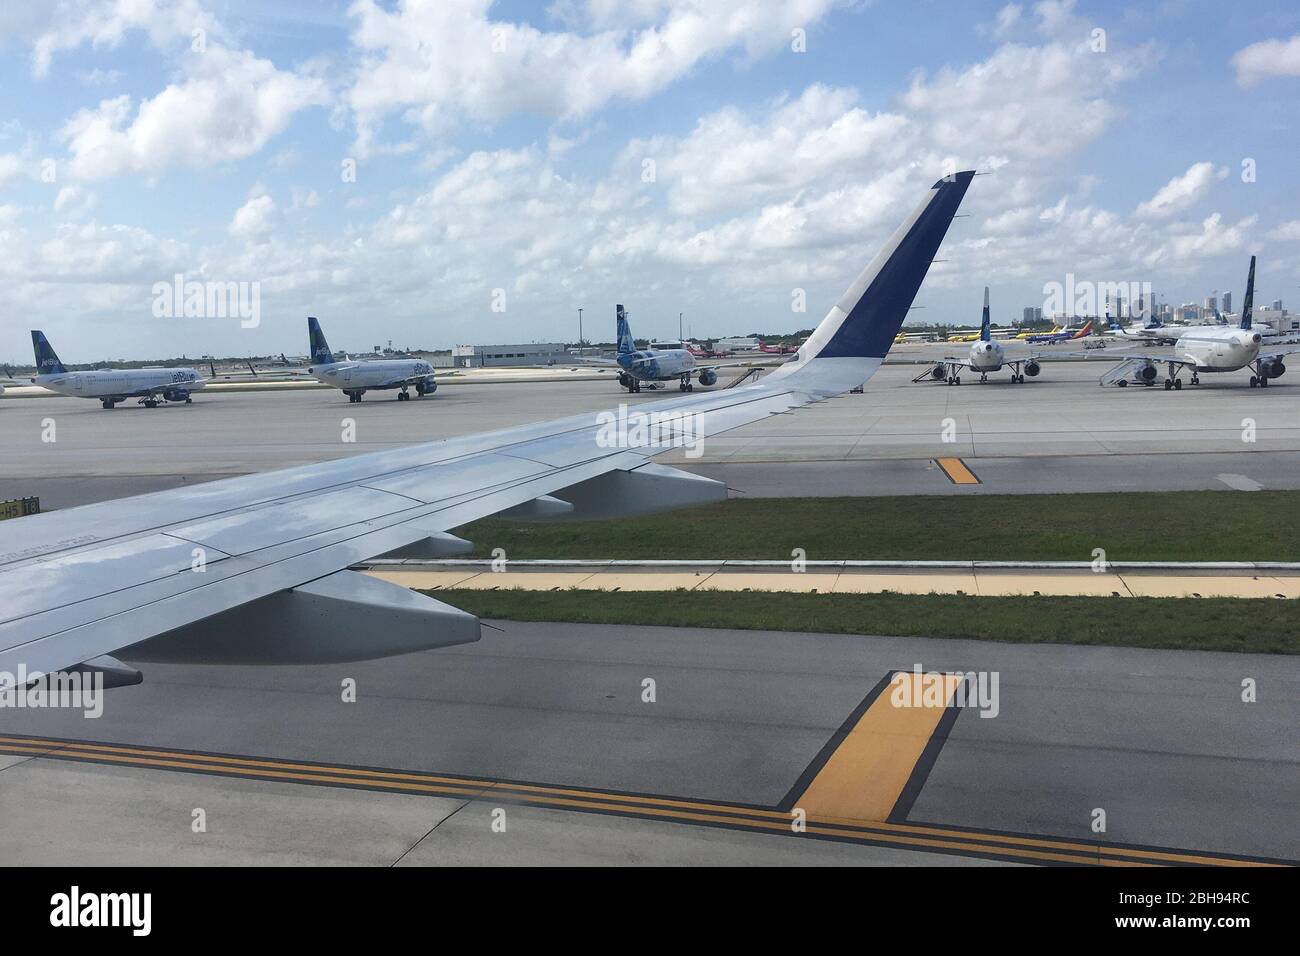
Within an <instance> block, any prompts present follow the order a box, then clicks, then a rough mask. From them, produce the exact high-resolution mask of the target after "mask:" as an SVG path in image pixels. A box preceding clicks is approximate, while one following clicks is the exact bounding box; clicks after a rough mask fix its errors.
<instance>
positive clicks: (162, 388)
mask: <svg viewBox="0 0 1300 956" xmlns="http://www.w3.org/2000/svg"><path fill="white" fill-rule="evenodd" d="M206 384H208V379H206V378H196V379H194V380H193V381H189V382H168V383H167V384H166V385H155V386H154V387H153V388H151V389H149V394H150V395H161V394H162V393H163V392H170V391H172V390H173V389H178V388H180V389H191V388H200V387H202V386H204V385H206Z"/></svg>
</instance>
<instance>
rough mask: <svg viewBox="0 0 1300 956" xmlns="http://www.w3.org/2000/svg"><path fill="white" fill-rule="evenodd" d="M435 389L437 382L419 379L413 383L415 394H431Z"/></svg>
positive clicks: (436, 388)
mask: <svg viewBox="0 0 1300 956" xmlns="http://www.w3.org/2000/svg"><path fill="white" fill-rule="evenodd" d="M437 390H438V383H437V382H426V381H424V380H423V379H421V380H420V381H418V382H416V383H415V391H416V394H417V395H432V394H433V393H434V392H436V391H437Z"/></svg>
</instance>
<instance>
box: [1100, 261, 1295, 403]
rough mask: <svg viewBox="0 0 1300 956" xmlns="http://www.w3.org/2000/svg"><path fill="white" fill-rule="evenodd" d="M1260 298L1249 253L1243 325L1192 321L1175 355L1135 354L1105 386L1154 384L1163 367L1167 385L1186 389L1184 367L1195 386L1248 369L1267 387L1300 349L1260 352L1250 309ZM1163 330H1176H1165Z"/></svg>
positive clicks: (1111, 374)
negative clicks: (1210, 376)
mask: <svg viewBox="0 0 1300 956" xmlns="http://www.w3.org/2000/svg"><path fill="white" fill-rule="evenodd" d="M1254 299H1255V257H1254V256H1251V257H1250V272H1249V274H1248V275H1247V277H1246V299H1245V302H1244V303H1243V304H1242V308H1241V325H1240V326H1239V327H1237V328H1234V327H1232V326H1230V325H1227V326H1225V325H1189V326H1184V327H1183V328H1180V329H1179V330H1178V333H1179V334H1178V336H1177V343H1176V345H1175V348H1174V351H1173V353H1172V354H1170V355H1163V356H1161V355H1151V356H1143V357H1141V358H1131V359H1128V360H1127V361H1124V362H1121V363H1120V364H1119V365H1117V366H1115V368H1113V369H1111V370H1110V371H1109V372H1107V373H1106V374H1105V375H1104V376H1102V379H1101V383H1102V384H1103V385H1118V386H1120V387H1123V386H1125V385H1127V384H1128V383H1129V382H1130V381H1132V382H1135V383H1137V384H1139V385H1154V384H1155V382H1156V379H1157V378H1159V375H1160V373H1159V370H1158V368H1159V366H1161V365H1164V366H1166V368H1167V371H1168V374H1167V376H1166V378H1165V390H1166V391H1168V390H1170V389H1181V388H1182V387H1183V382H1182V379H1181V378H1179V373H1180V372H1182V371H1183V370H1184V369H1186V370H1190V371H1191V373H1192V379H1191V382H1192V384H1193V385H1199V384H1201V373H1202V372H1237V371H1240V370H1241V369H1243V368H1249V369H1250V370H1251V372H1252V373H1253V374H1252V375H1251V376H1250V387H1251V388H1255V387H1256V386H1260V387H1266V386H1267V385H1268V383H1269V380H1270V379H1274V378H1280V377H1281V376H1282V374H1283V373H1284V372H1285V371H1286V364H1285V363H1284V362H1283V361H1282V357H1283V356H1285V355H1290V354H1292V353H1294V352H1300V348H1292V349H1272V350H1270V351H1269V352H1268V353H1266V354H1261V352H1260V346H1261V344H1262V342H1263V337H1262V336H1261V335H1260V333H1259V332H1258V331H1257V330H1255V329H1253V328H1252V327H1251V311H1252V308H1253V306H1254ZM1163 331H1166V332H1168V331H1172V330H1170V329H1164V330H1163Z"/></svg>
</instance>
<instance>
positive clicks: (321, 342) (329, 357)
mask: <svg viewBox="0 0 1300 956" xmlns="http://www.w3.org/2000/svg"><path fill="white" fill-rule="evenodd" d="M307 337H308V339H309V340H310V343H311V360H312V361H313V362H315V363H317V364H318V365H328V364H329V363H331V362H333V361H334V353H333V352H331V351H330V346H329V343H328V342H326V341H325V333H324V332H322V331H321V330H320V323H319V322H317V321H316V318H315V317H314V316H308V317H307Z"/></svg>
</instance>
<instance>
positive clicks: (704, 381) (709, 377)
mask: <svg viewBox="0 0 1300 956" xmlns="http://www.w3.org/2000/svg"><path fill="white" fill-rule="evenodd" d="M717 381H718V373H717V372H715V371H713V369H711V368H706V369H701V370H700V384H701V385H716V384H717Z"/></svg>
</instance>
